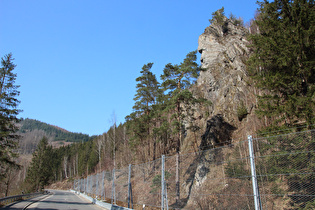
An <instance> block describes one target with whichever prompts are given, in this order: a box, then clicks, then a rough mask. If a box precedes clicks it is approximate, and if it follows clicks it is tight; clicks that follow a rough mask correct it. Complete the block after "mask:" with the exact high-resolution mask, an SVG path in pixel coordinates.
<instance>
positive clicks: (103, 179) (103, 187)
mask: <svg viewBox="0 0 315 210" xmlns="http://www.w3.org/2000/svg"><path fill="white" fill-rule="evenodd" d="M102 173H103V175H102V195H101V196H102V197H104V200H105V186H104V182H105V171H103V172H102Z"/></svg>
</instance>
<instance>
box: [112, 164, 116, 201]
mask: <svg viewBox="0 0 315 210" xmlns="http://www.w3.org/2000/svg"><path fill="white" fill-rule="evenodd" d="M112 178H113V185H112V204H115V205H116V195H115V194H116V192H115V168H114V169H113V177H112Z"/></svg>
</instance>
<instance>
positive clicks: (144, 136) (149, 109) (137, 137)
mask: <svg viewBox="0 0 315 210" xmlns="http://www.w3.org/2000/svg"><path fill="white" fill-rule="evenodd" d="M152 66H153V63H148V64H145V65H143V67H142V70H141V71H140V73H141V76H140V77H138V78H137V79H136V81H137V82H138V84H137V86H136V88H137V93H136V95H135V98H134V100H135V105H134V106H133V112H132V113H131V114H130V115H129V116H127V117H126V119H127V121H128V126H129V129H130V130H131V131H132V133H133V138H132V140H133V141H136V142H137V143H136V144H139V143H142V144H147V145H148V150H147V151H148V157H149V158H150V137H151V134H152V129H151V128H152V127H153V124H154V120H153V118H154V112H153V106H154V105H155V104H156V102H157V97H158V96H159V94H160V87H159V82H158V81H157V79H156V76H155V75H154V74H153V73H152V72H151V68H152ZM154 145H155V144H154ZM154 150H155V147H154Z"/></svg>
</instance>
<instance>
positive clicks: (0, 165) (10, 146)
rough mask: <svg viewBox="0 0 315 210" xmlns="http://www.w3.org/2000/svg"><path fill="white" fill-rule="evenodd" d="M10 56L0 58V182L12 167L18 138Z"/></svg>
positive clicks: (12, 66)
mask: <svg viewBox="0 0 315 210" xmlns="http://www.w3.org/2000/svg"><path fill="white" fill-rule="evenodd" d="M13 60H14V59H13V58H12V54H8V55H5V56H4V58H1V68H0V180H1V178H3V176H4V175H5V173H4V172H3V170H4V169H5V168H6V167H8V166H9V167H10V166H14V165H16V163H15V162H14V157H16V156H17V154H16V153H15V152H14V149H15V148H16V147H17V140H18V138H19V136H18V135H17V134H16V131H17V130H18V127H17V125H16V123H17V122H18V121H19V120H18V118H17V115H18V113H19V112H20V110H19V109H18V108H17V107H18V105H19V103H20V101H19V100H18V99H17V97H18V96H19V94H20V92H19V91H18V88H19V86H18V85H16V84H15V80H16V76H17V75H16V74H15V73H14V69H15V67H16V65H15V64H13Z"/></svg>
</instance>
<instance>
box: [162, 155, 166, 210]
mask: <svg viewBox="0 0 315 210" xmlns="http://www.w3.org/2000/svg"><path fill="white" fill-rule="evenodd" d="M164 172H165V155H162V171H161V187H162V189H161V209H162V210H164V203H165V202H164V197H165V190H164Z"/></svg>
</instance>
